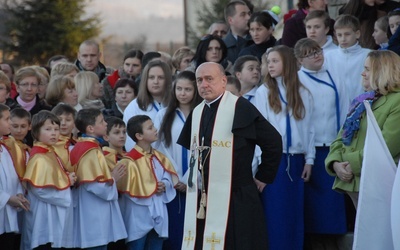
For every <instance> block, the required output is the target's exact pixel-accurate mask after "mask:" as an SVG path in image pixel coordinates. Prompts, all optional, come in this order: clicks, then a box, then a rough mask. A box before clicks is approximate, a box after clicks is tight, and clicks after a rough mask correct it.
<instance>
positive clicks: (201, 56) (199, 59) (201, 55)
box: [192, 35, 228, 69]
mask: <svg viewBox="0 0 400 250" xmlns="http://www.w3.org/2000/svg"><path fill="white" fill-rule="evenodd" d="M212 40H216V41H217V42H218V43H219V46H220V47H221V51H222V57H221V60H220V61H219V62H218V63H220V64H221V63H222V62H223V61H224V60H225V58H226V57H227V56H228V49H227V48H226V45H225V43H224V41H223V40H222V39H221V38H219V37H217V36H214V35H207V36H205V37H203V38H202V39H201V40H200V42H199V44H198V45H197V49H196V54H195V55H194V57H193V59H192V62H194V63H195V65H196V69H197V67H199V66H200V65H201V64H202V63H204V62H206V54H207V50H208V46H209V45H210V42H211V41H212Z"/></svg>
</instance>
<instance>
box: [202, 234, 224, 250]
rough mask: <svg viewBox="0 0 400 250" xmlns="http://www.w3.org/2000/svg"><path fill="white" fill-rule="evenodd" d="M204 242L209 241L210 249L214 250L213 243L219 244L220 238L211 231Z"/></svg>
mask: <svg viewBox="0 0 400 250" xmlns="http://www.w3.org/2000/svg"><path fill="white" fill-rule="evenodd" d="M206 243H210V244H211V250H215V244H220V243H221V240H220V239H217V238H215V233H212V235H211V238H206Z"/></svg>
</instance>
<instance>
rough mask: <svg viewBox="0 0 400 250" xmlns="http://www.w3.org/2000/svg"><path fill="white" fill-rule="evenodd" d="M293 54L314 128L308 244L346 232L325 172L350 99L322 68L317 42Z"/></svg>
mask: <svg viewBox="0 0 400 250" xmlns="http://www.w3.org/2000/svg"><path fill="white" fill-rule="evenodd" d="M294 54H295V56H296V58H297V60H298V62H299V63H300V64H301V68H300V70H299V71H298V75H299V79H300V81H301V83H303V84H304V86H306V88H307V89H308V90H309V91H310V92H311V95H312V97H313V102H314V106H313V107H312V109H313V112H312V117H311V120H312V121H313V122H314V124H317V125H316V126H314V129H315V140H314V141H315V148H316V155H315V161H314V167H313V174H312V177H311V179H310V181H309V182H308V183H306V185H305V196H304V209H305V211H304V216H305V217H304V221H305V232H306V233H308V234H309V235H307V238H306V239H310V244H311V243H312V242H313V241H312V240H311V237H312V238H316V237H318V235H316V234H324V235H326V234H336V235H339V234H345V233H346V231H347V227H346V212H345V210H346V209H345V202H344V195H343V194H341V193H339V192H336V191H333V190H332V183H333V181H334V177H332V176H329V175H328V173H327V172H326V171H325V158H326V156H327V155H328V153H329V147H330V145H331V143H332V142H333V141H334V140H335V139H336V136H337V133H338V132H339V129H340V127H341V126H342V124H343V123H344V120H345V118H346V114H347V110H348V107H349V102H348V99H349V98H348V97H347V93H346V86H345V85H344V84H343V82H341V81H340V80H338V77H337V76H335V75H334V74H331V73H330V72H329V70H328V69H326V68H325V67H324V66H323V64H324V53H323V52H322V48H321V47H320V46H319V45H318V43H317V42H316V41H314V40H312V39H310V38H303V39H300V40H299V41H298V42H297V43H296V45H295V47H294ZM360 84H361V83H360Z"/></svg>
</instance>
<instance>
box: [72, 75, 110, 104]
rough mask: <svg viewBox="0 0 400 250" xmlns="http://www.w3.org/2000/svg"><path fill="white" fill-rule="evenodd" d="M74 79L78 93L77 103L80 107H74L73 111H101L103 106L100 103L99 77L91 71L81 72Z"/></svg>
mask: <svg viewBox="0 0 400 250" xmlns="http://www.w3.org/2000/svg"><path fill="white" fill-rule="evenodd" d="M74 79H75V86H76V90H77V91H78V103H79V104H80V105H81V106H82V107H75V109H77V110H79V109H85V108H95V109H100V110H103V109H104V104H103V102H102V101H101V97H102V96H103V85H102V84H101V83H100V81H99V77H98V76H97V75H96V74H95V73H93V72H91V71H81V72H79V73H78V74H77V75H76V76H75V78H74ZM78 106H79V105H78Z"/></svg>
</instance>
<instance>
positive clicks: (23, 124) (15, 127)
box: [10, 117, 31, 141]
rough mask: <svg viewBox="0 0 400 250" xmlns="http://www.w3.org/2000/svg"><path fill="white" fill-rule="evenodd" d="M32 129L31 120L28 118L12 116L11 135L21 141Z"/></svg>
mask: <svg viewBox="0 0 400 250" xmlns="http://www.w3.org/2000/svg"><path fill="white" fill-rule="evenodd" d="M30 129H31V125H30V124H29V120H28V119H27V118H19V117H12V118H11V129H10V133H11V135H12V136H13V137H14V138H15V139H16V140H19V141H22V140H24V138H25V136H26V135H27V134H28V131H29V130H30Z"/></svg>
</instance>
